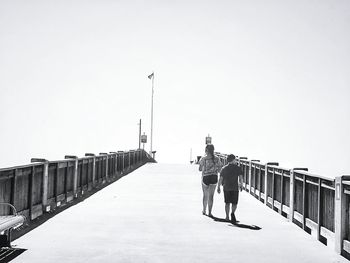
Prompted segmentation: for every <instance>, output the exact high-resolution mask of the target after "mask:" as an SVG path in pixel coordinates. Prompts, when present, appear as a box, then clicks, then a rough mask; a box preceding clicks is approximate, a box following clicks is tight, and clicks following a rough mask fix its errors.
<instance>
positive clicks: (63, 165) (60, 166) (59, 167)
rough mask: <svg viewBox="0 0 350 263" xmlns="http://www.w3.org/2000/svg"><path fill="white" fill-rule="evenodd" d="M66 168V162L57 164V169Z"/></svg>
mask: <svg viewBox="0 0 350 263" xmlns="http://www.w3.org/2000/svg"><path fill="white" fill-rule="evenodd" d="M67 166H68V165H67V161H64V162H59V163H57V168H58V169H61V168H66V167H67Z"/></svg>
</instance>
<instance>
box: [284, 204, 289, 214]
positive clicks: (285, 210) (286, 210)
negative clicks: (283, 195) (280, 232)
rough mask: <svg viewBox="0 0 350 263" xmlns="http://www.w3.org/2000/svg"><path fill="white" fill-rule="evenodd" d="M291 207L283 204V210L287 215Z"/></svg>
mask: <svg viewBox="0 0 350 263" xmlns="http://www.w3.org/2000/svg"><path fill="white" fill-rule="evenodd" d="M289 210H290V209H289V207H288V206H286V205H282V211H283V212H284V213H286V214H287V215H289Z"/></svg>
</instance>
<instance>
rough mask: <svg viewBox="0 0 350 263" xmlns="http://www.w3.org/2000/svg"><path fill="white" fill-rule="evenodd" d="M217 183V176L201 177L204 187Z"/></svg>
mask: <svg viewBox="0 0 350 263" xmlns="http://www.w3.org/2000/svg"><path fill="white" fill-rule="evenodd" d="M217 182H218V176H217V175H216V174H211V175H206V176H203V184H205V185H206V186H208V185H210V184H216V183H217Z"/></svg>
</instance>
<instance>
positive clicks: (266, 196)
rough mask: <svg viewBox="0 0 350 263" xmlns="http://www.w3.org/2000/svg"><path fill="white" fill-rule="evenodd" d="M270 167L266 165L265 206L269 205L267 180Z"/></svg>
mask: <svg viewBox="0 0 350 263" xmlns="http://www.w3.org/2000/svg"><path fill="white" fill-rule="evenodd" d="M268 165H269V163H266V164H265V179H264V181H265V200H264V204H265V205H267V204H268V202H267V200H268V196H269V195H268V193H267V178H268V175H269V171H268V169H269V167H268Z"/></svg>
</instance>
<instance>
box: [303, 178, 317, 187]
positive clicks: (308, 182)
mask: <svg viewBox="0 0 350 263" xmlns="http://www.w3.org/2000/svg"><path fill="white" fill-rule="evenodd" d="M318 179H320V178H318ZM306 183H307V184H312V185H316V186H318V183H316V182H313V181H310V180H306Z"/></svg>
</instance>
